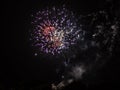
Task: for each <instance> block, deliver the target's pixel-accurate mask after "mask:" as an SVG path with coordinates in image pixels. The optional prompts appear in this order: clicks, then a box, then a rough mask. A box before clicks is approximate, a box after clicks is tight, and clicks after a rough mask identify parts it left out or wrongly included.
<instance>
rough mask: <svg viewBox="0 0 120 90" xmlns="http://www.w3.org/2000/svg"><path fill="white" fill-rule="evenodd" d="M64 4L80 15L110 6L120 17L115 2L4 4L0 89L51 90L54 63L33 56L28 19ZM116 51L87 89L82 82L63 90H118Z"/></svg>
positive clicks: (61, 0)
mask: <svg viewBox="0 0 120 90" xmlns="http://www.w3.org/2000/svg"><path fill="white" fill-rule="evenodd" d="M1 4H2V3H1ZM63 4H66V6H67V7H68V8H70V9H71V10H72V11H74V12H77V13H79V14H80V13H81V14H88V13H92V12H96V11H99V10H109V9H108V7H110V6H111V7H112V9H111V12H112V11H113V12H114V14H115V15H116V16H118V17H119V16H120V2H118V1H117V0H28V1H25V0H24V1H21V0H19V1H7V0H4V2H3V13H2V14H3V17H2V18H3V24H4V25H3V28H1V35H2V40H3V42H1V44H2V45H3V46H2V47H1V48H2V51H1V53H2V57H1V59H0V64H1V70H0V74H1V76H0V88H3V89H4V88H7V87H9V89H10V88H18V89H20V90H23V88H29V89H30V88H32V89H33V90H36V89H40V90H46V89H47V90H51V89H49V88H50V84H51V83H53V82H55V81H57V77H58V76H57V74H56V73H55V68H56V66H57V65H56V62H57V61H56V60H51V59H50V60H48V59H46V58H45V57H43V56H38V57H35V56H34V53H33V50H32V49H31V46H30V42H29V27H30V22H31V18H30V15H31V13H34V12H35V11H38V10H40V9H41V8H44V7H46V6H53V5H58V6H61V5H63ZM119 50H120V47H119V45H118V44H116V47H115V50H114V54H113V56H112V57H111V59H110V60H109V61H108V62H107V63H106V64H105V65H104V66H103V67H102V68H101V69H99V70H98V71H96V72H93V75H91V76H90V77H89V81H87V83H88V84H90V85H88V87H87V86H84V83H82V82H75V83H73V84H72V85H70V86H68V87H66V89H65V90H67V89H68V90H69V88H72V89H76V90H79V89H81V88H83V89H84V88H88V89H89V88H95V89H97V88H101V89H103V88H120V87H119V80H120V70H119V69H120V61H119V60H120V56H119ZM55 61H56V62H55ZM81 83H82V84H81ZM41 88H43V89H41ZM11 90H12V89H11ZM15 90H16V89H15Z"/></svg>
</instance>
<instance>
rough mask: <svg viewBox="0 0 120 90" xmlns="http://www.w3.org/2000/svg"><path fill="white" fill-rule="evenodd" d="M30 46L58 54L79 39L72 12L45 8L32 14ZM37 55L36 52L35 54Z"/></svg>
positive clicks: (78, 30)
mask: <svg viewBox="0 0 120 90" xmlns="http://www.w3.org/2000/svg"><path fill="white" fill-rule="evenodd" d="M33 18H34V19H33V21H32V26H33V32H32V33H31V40H32V46H33V47H35V48H37V51H40V52H43V53H50V54H52V55H55V54H60V53H61V52H62V51H63V50H66V49H69V48H70V46H72V45H73V44H76V40H78V39H79V34H78V33H79V32H80V31H81V30H80V27H78V25H77V19H76V18H75V16H74V14H73V12H70V11H68V10H67V9H66V8H65V7H63V8H62V9H56V8H55V7H53V8H52V9H45V10H42V11H39V12H37V13H36V14H35V15H33ZM35 55H37V54H35Z"/></svg>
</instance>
